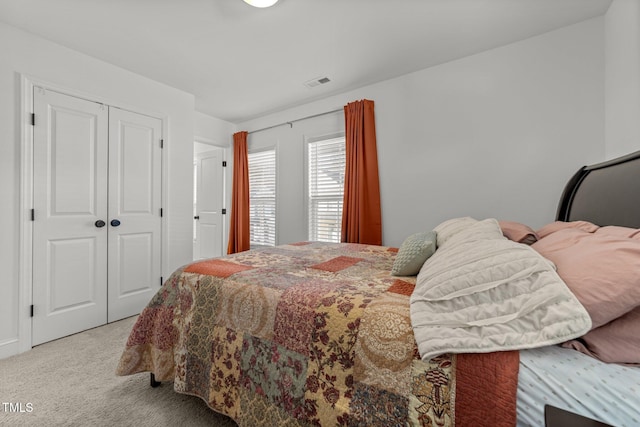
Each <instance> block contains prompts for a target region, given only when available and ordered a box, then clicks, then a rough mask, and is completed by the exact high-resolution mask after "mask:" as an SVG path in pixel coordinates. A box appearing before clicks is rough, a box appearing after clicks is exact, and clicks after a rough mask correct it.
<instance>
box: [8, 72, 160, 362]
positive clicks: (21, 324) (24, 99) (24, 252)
mask: <svg viewBox="0 0 640 427" xmlns="http://www.w3.org/2000/svg"><path fill="white" fill-rule="evenodd" d="M19 78H20V95H19V99H20V103H21V105H20V114H19V115H18V118H17V119H18V120H20V126H19V129H20V206H19V209H20V211H19V214H20V215H19V217H20V236H19V243H20V249H19V255H18V257H19V273H18V286H19V291H18V304H19V307H18V310H17V314H18V325H17V329H18V338H17V340H16V342H14V343H12V344H13V345H15V346H17V351H16V352H15V353H14V354H17V353H23V352H25V351H28V350H30V349H31V348H32V345H31V343H32V321H31V304H32V303H33V273H32V267H33V256H32V254H33V221H31V209H32V208H33V193H34V191H33V184H34V180H33V172H34V170H33V136H34V135H33V126H32V125H31V114H32V113H33V109H34V105H33V93H34V91H35V90H37V89H38V88H43V89H45V90H52V91H55V92H60V93H63V94H65V95H69V96H74V97H76V98H82V99H85V100H88V101H92V102H97V103H101V104H105V105H108V106H113V107H117V108H120V109H123V110H128V111H132V112H135V113H138V114H143V115H146V116H150V117H154V118H157V119H160V120H161V121H162V135H163V139H164V144H165V145H164V148H165V149H163V150H162V160H161V162H162V167H161V174H162V177H161V181H162V193H161V198H162V200H161V207H162V208H163V210H164V212H167V211H168V209H167V206H166V201H167V200H168V168H167V165H168V158H167V156H168V150H167V149H166V148H167V144H168V142H169V141H168V138H167V136H168V135H169V117H168V116H167V115H166V114H163V113H161V112H158V111H150V110H148V109H145V108H139V107H136V106H131V105H126V104H123V103H122V102H119V101H118V100H114V99H108V98H105V97H103V96H97V95H94V94H88V93H84V92H82V91H79V90H75V89H71V88H68V87H64V86H60V85H57V84H55V83H52V82H49V81H46V80H43V79H40V78H38V77H35V76H31V75H28V74H24V73H20V74H19ZM36 120H37V117H36ZM165 218H166V214H165V215H164V216H163V218H162V225H161V233H162V236H161V239H160V246H161V247H160V262H161V271H162V274H163V276H164V275H166V274H165V273H166V272H165V271H164V268H165V266H166V265H167V264H168V263H167V259H166V257H167V253H168V251H167V250H166V248H167V247H168V221H166V220H165Z"/></svg>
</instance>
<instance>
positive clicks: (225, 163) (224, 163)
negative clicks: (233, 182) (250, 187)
mask: <svg viewBox="0 0 640 427" xmlns="http://www.w3.org/2000/svg"><path fill="white" fill-rule="evenodd" d="M222 167H223V168H226V167H227V161H226V160H223V161H222Z"/></svg>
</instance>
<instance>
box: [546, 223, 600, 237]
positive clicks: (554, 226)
mask: <svg viewBox="0 0 640 427" xmlns="http://www.w3.org/2000/svg"><path fill="white" fill-rule="evenodd" d="M565 228H578V229H580V230H584V231H586V232H587V233H593V232H594V231H596V230H597V229H598V228H600V227H598V226H597V225H595V224H592V223H590V222H588V221H570V222H565V221H555V222H552V223H550V224H547V225H545V226H544V227H542V228H541V229H539V230H538V231H537V232H536V233H538V239H542V238H543V237H546V236H548V235H549V234H551V233H555V232H556V231H558V230H564V229H565Z"/></svg>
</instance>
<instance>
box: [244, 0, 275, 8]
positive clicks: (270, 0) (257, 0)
mask: <svg viewBox="0 0 640 427" xmlns="http://www.w3.org/2000/svg"><path fill="white" fill-rule="evenodd" d="M244 2H245V3H247V4H250V5H251V6H253V7H271V6H273V5H274V4H276V3H277V2H278V0H244Z"/></svg>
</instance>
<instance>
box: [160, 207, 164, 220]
mask: <svg viewBox="0 0 640 427" xmlns="http://www.w3.org/2000/svg"><path fill="white" fill-rule="evenodd" d="M162 214H163V211H162V208H160V218H162Z"/></svg>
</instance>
